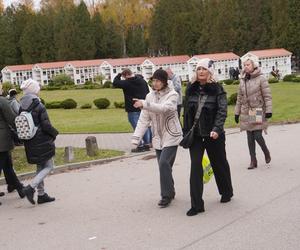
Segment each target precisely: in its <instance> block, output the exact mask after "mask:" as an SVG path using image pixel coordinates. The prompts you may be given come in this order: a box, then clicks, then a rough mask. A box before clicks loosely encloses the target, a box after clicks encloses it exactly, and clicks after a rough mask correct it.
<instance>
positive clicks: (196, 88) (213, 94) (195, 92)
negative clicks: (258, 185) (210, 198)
mask: <svg viewBox="0 0 300 250" xmlns="http://www.w3.org/2000/svg"><path fill="white" fill-rule="evenodd" d="M212 65H213V61H211V60H210V59H208V58H205V59H201V60H200V61H199V62H198V64H197V67H196V77H195V80H194V81H193V83H192V84H190V85H189V86H188V87H187V90H186V97H185V105H184V125H183V132H184V134H186V133H187V132H188V131H189V130H190V129H191V127H192V126H193V123H194V119H195V115H196V112H197V108H198V101H199V97H200V100H202V101H203V97H204V98H206V100H205V102H204V105H203V108H202V111H201V114H200V118H199V121H198V123H197V124H196V126H195V133H194V140H193V144H192V145H191V147H190V148H189V151H190V158H191V174H190V195H191V209H190V210H189V211H188V212H187V215H188V216H193V215H196V214H198V213H201V212H204V201H203V199H202V194H203V169H202V158H203V154H204V150H205V149H206V151H207V154H208V157H209V159H210V162H211V166H212V168H213V171H214V175H215V179H216V183H217V186H218V190H219V193H220V195H221V196H222V197H221V202H222V203H224V202H229V201H230V200H231V197H232V196H233V190H232V184H231V176H230V168H229V164H228V161H227V157H226V151H225V132H224V123H225V120H226V116H227V99H226V92H225V91H224V89H223V87H222V86H221V85H220V84H219V83H217V82H215V81H214V80H213V67H212Z"/></svg>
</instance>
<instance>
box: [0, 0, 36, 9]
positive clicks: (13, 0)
mask: <svg viewBox="0 0 300 250" xmlns="http://www.w3.org/2000/svg"><path fill="white" fill-rule="evenodd" d="M3 2H4V7H7V6H9V5H10V4H12V3H18V2H19V1H18V0H4V1H3ZM39 3H40V0H34V4H35V7H38V6H39Z"/></svg>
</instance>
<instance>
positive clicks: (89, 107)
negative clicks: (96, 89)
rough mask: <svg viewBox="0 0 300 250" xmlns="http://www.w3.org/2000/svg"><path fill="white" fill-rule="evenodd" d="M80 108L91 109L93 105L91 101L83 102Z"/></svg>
mask: <svg viewBox="0 0 300 250" xmlns="http://www.w3.org/2000/svg"><path fill="white" fill-rule="evenodd" d="M80 108H81V109H91V108H92V105H91V104H89V103H86V104H83V105H82V106H81V107H80Z"/></svg>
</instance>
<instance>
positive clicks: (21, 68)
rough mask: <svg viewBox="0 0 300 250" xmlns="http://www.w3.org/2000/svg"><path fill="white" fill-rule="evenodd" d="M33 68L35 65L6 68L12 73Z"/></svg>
mask: <svg viewBox="0 0 300 250" xmlns="http://www.w3.org/2000/svg"><path fill="white" fill-rule="evenodd" d="M32 67H33V64H25V65H12V66H6V68H7V69H9V70H11V71H24V70H32Z"/></svg>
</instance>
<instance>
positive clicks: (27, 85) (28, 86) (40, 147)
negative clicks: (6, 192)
mask: <svg viewBox="0 0 300 250" xmlns="http://www.w3.org/2000/svg"><path fill="white" fill-rule="evenodd" d="M21 89H22V90H23V93H24V96H23V97H22V98H21V100H20V104H21V108H20V111H19V112H20V113H21V112H22V111H25V112H26V111H27V112H28V113H30V114H31V115H32V119H33V122H34V125H35V126H36V128H37V130H36V133H35V134H34V136H33V137H32V138H31V139H29V140H24V146H25V152H26V157H27V161H28V163H30V164H36V165H37V171H36V173H37V174H36V176H35V177H34V178H33V180H32V181H31V183H30V184H29V185H27V186H26V187H25V188H24V189H23V192H24V194H25V195H26V197H27V199H28V200H29V202H30V203H32V204H35V200H34V193H35V189H36V188H37V191H38V199H37V203H38V204H42V203H45V202H52V201H54V200H55V198H53V197H50V196H49V195H48V194H47V193H45V191H44V179H45V178H46V176H47V175H48V174H49V173H50V172H51V171H52V169H53V167H54V163H53V156H54V155H55V145H54V141H55V138H56V136H57V135H58V131H57V130H56V129H55V128H54V127H53V126H52V125H51V123H50V120H49V117H48V114H47V111H46V108H45V106H44V105H43V104H42V103H41V102H40V98H39V97H38V94H39V92H40V85H39V83H38V82H37V81H35V80H32V79H28V80H26V81H24V82H23V83H22V84H21ZM18 133H19V132H18Z"/></svg>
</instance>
